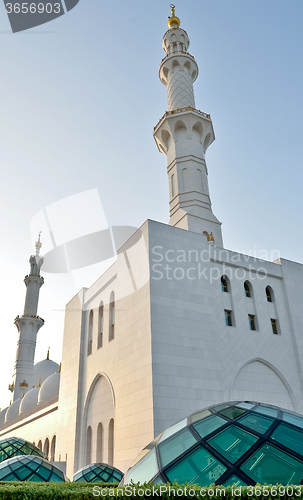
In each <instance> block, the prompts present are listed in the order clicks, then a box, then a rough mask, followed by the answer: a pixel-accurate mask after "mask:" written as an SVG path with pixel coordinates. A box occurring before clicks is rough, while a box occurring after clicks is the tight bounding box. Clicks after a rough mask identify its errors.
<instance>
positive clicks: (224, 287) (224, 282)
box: [221, 276, 229, 292]
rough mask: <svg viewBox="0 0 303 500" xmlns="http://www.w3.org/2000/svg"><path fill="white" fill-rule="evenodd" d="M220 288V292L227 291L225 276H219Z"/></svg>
mask: <svg viewBox="0 0 303 500" xmlns="http://www.w3.org/2000/svg"><path fill="white" fill-rule="evenodd" d="M221 288H222V292H229V289H228V282H227V278H226V276H221Z"/></svg>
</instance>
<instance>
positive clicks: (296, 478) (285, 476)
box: [241, 444, 303, 486]
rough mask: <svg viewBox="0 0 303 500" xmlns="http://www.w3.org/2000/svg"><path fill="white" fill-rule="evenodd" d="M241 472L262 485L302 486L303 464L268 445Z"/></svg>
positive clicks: (254, 455) (244, 465) (242, 467)
mask: <svg viewBox="0 0 303 500" xmlns="http://www.w3.org/2000/svg"><path fill="white" fill-rule="evenodd" d="M241 470H243V472H245V474H247V476H249V477H251V479H253V481H255V482H256V483H261V484H264V483H267V484H277V483H279V484H282V485H283V486H286V485H288V484H300V483H301V481H302V479H303V462H301V461H300V460H297V459H296V458H294V457H292V456H290V455H289V454H288V453H284V452H283V451H281V450H279V449H278V448H276V447H275V446H272V445H267V444H266V445H264V446H262V447H261V448H260V449H259V450H258V451H256V452H255V453H254V454H253V455H252V456H251V457H250V458H249V459H248V460H247V461H246V462H245V463H244V464H243V465H242V466H241Z"/></svg>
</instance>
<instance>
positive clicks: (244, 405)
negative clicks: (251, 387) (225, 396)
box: [236, 402, 256, 410]
mask: <svg viewBox="0 0 303 500" xmlns="http://www.w3.org/2000/svg"><path fill="white" fill-rule="evenodd" d="M254 406H256V405H253V404H252V403H245V402H244V403H239V404H237V405H236V407H237V408H243V410H251V409H252V408H253V407H254Z"/></svg>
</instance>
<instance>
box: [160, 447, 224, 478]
mask: <svg viewBox="0 0 303 500" xmlns="http://www.w3.org/2000/svg"><path fill="white" fill-rule="evenodd" d="M225 471H226V467H225V466H224V465H223V464H221V462H219V460H216V459H215V458H214V457H213V456H212V455H211V453H209V451H207V450H205V449H204V448H202V447H199V448H198V449H197V450H194V451H192V452H191V453H189V454H188V455H187V456H186V457H184V458H182V459H181V460H180V461H179V462H178V463H177V464H176V465H174V466H172V467H170V468H169V469H168V470H166V471H165V473H166V475H167V477H168V479H169V480H170V482H171V483H173V482H174V481H175V480H176V481H177V482H178V483H179V484H184V483H185V482H186V481H187V482H188V483H190V484H199V485H200V486H209V485H210V484H211V483H214V482H215V481H217V480H218V479H219V477H221V476H222V474H224V472H225Z"/></svg>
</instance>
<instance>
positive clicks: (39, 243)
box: [35, 231, 42, 255]
mask: <svg viewBox="0 0 303 500" xmlns="http://www.w3.org/2000/svg"><path fill="white" fill-rule="evenodd" d="M41 233H42V231H39V233H38V241H36V244H35V247H36V255H39V253H40V248H41V247H42V243H41V241H40V236H41Z"/></svg>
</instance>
